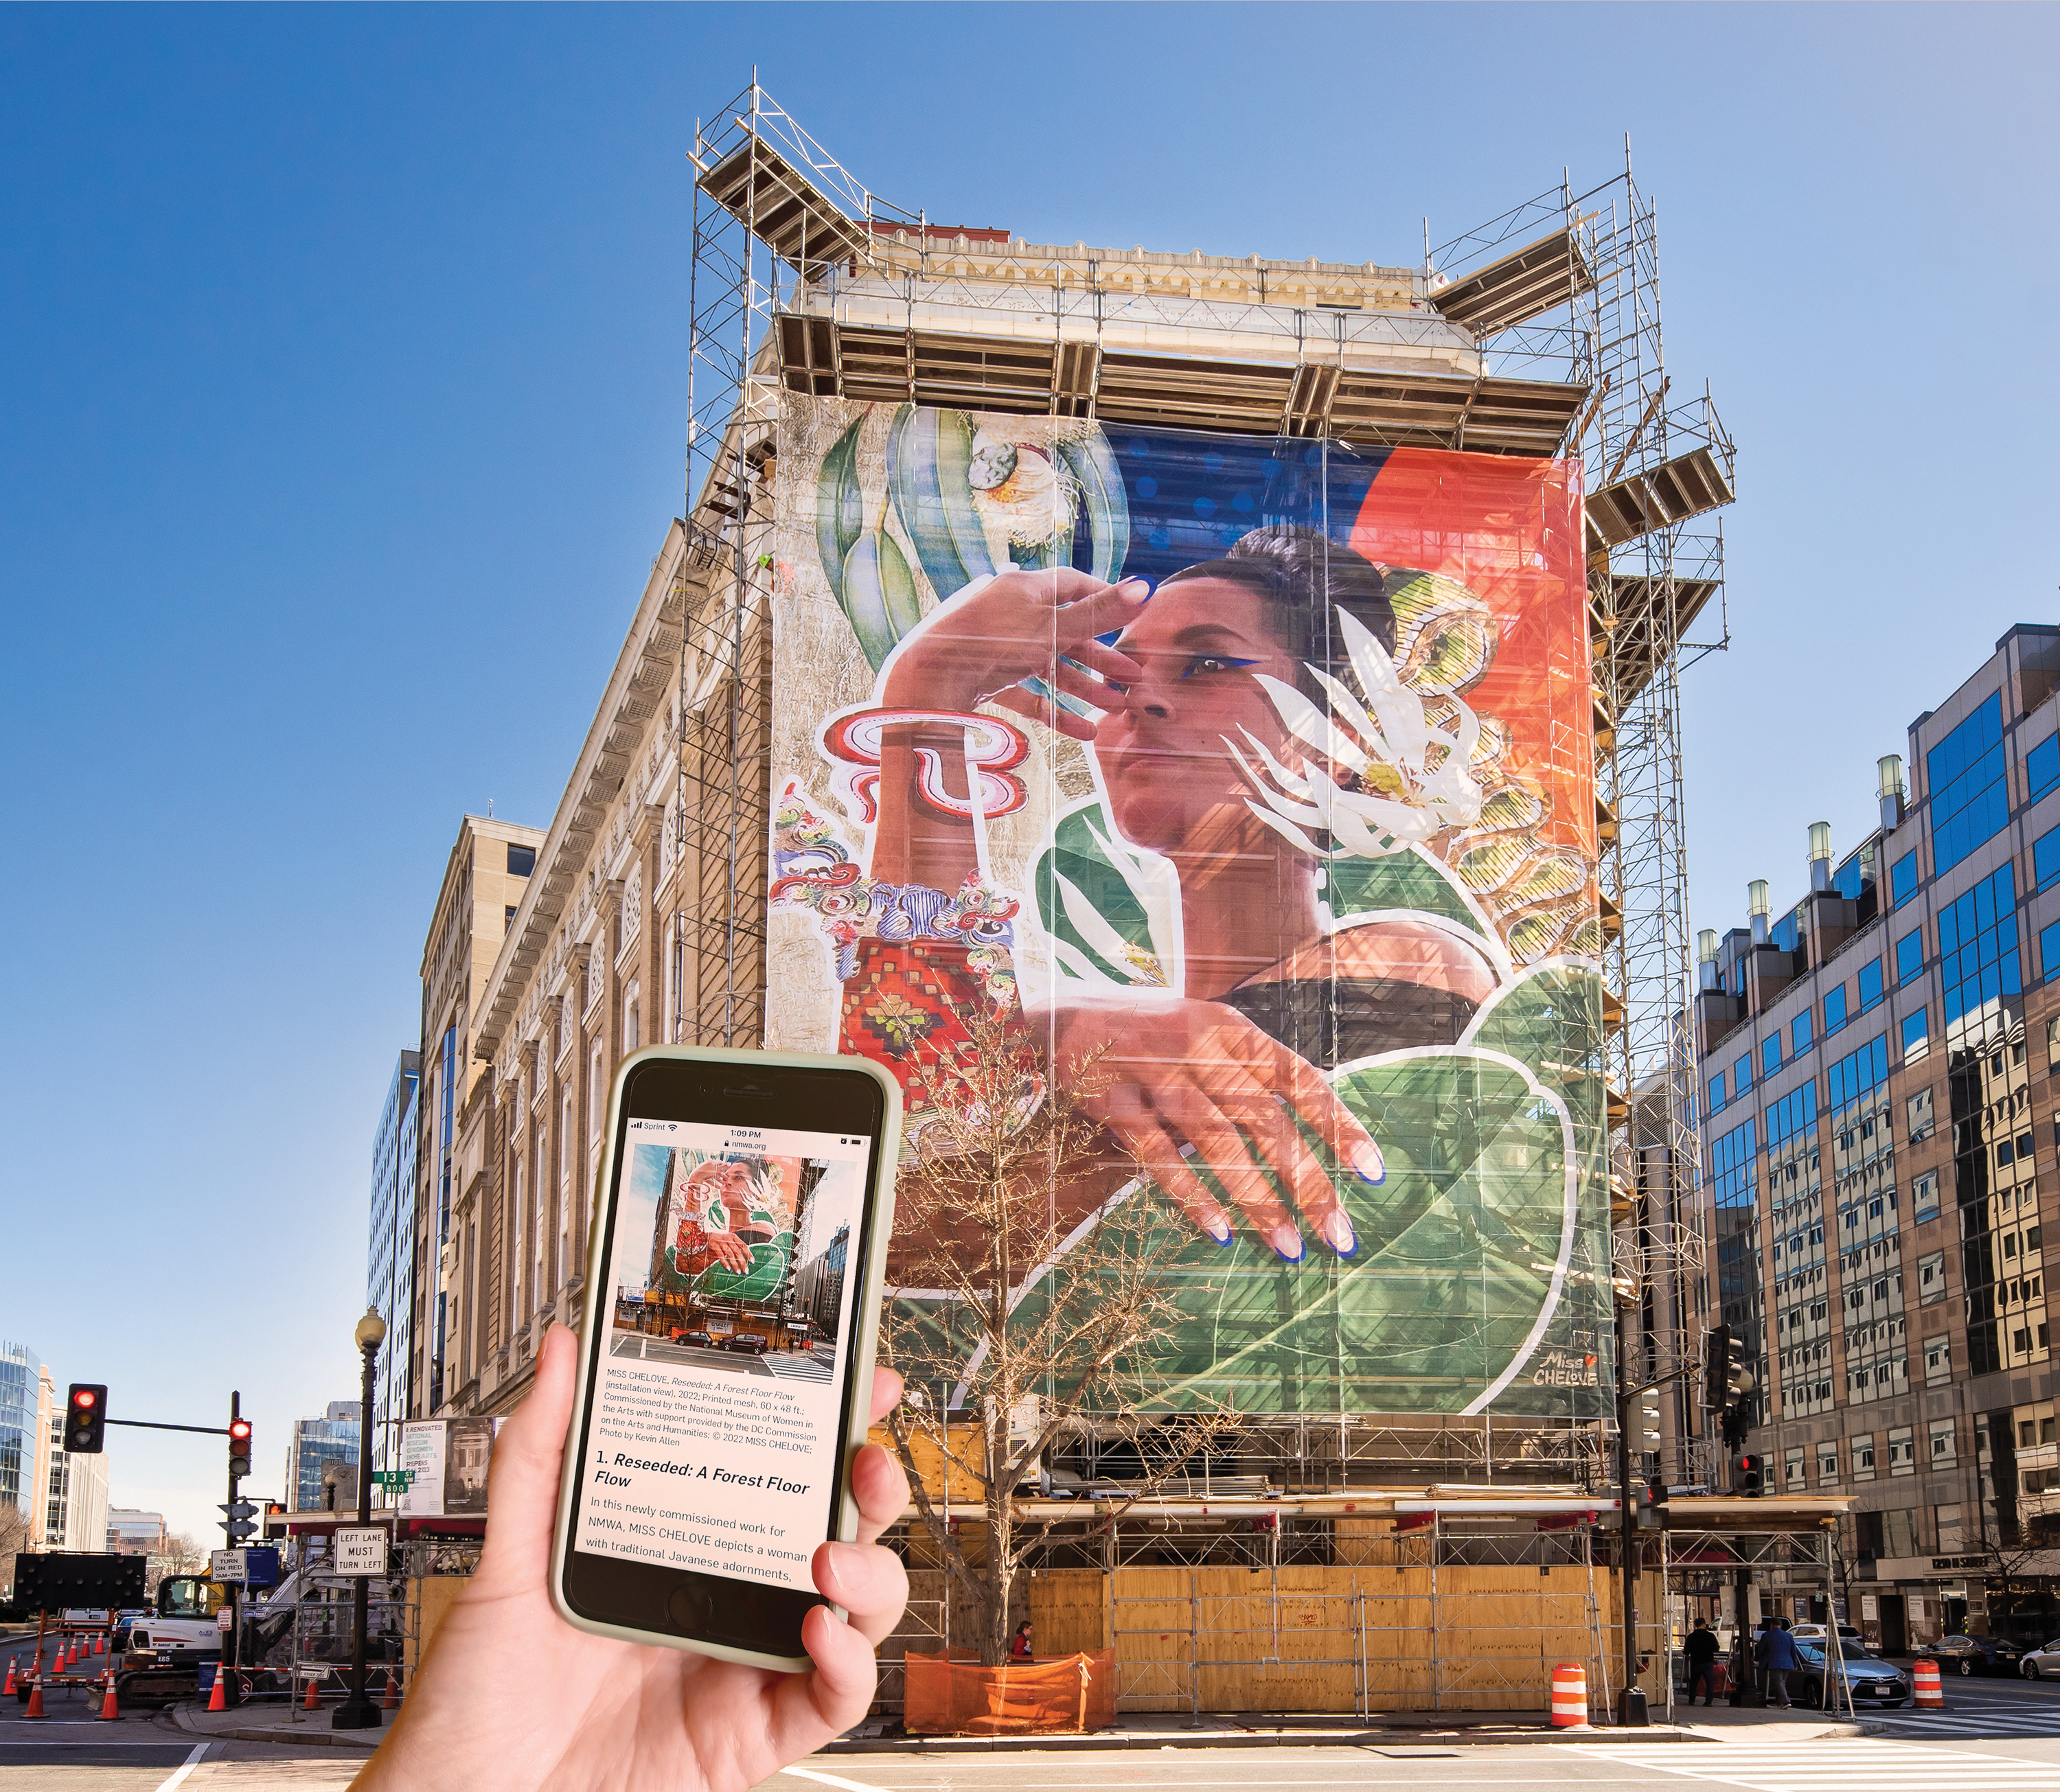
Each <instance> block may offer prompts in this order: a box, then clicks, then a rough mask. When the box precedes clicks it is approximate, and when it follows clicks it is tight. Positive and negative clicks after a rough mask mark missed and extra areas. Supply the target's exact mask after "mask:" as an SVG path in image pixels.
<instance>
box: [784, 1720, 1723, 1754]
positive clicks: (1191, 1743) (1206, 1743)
mask: <svg viewBox="0 0 2060 1792" xmlns="http://www.w3.org/2000/svg"><path fill="white" fill-rule="evenodd" d="M1701 1739H1702V1738H1699V1737H1697V1736H1695V1735H1691V1734H1690V1733H1689V1732H1687V1730H1681V1729H1679V1728H1677V1727H1675V1726H1671V1725H1667V1724H1663V1723H1656V1724H1653V1725H1651V1726H1647V1727H1645V1728H1643V1729H1638V1730H1619V1729H1616V1728H1614V1727H1605V1726H1602V1725H1595V1726H1591V1727H1589V1728H1587V1729H1581V1730H1548V1729H1546V1728H1543V1727H1542V1726H1540V1727H1538V1728H1535V1729H1534V1728H1528V1727H1527V1728H1524V1729H1522V1730H1514V1729H1512V1730H1490V1729H1485V1728H1483V1729H1472V1728H1469V1729H1465V1730H1428V1729H1423V1730H1419V1729H1415V1728H1408V1729H1399V1730H1095V1731H1091V1732H1090V1733H1089V1734H1087V1735H1084V1736H1079V1735H1073V1736H1068V1735H1056V1736H893V1737H888V1736H880V1737H851V1736H840V1737H839V1738H837V1739H836V1741H835V1742H826V1743H824V1745H823V1746H822V1747H820V1749H818V1750H816V1754H926V1755H933V1756H934V1755H938V1754H987V1753H990V1752H1000V1753H1006V1754H1023V1753H1036V1754H1052V1753H1058V1754H1079V1753H1088V1752H1095V1751H1098V1750H1126V1749H1152V1750H1156V1749H1272V1748H1287V1749H1326V1748H1356V1749H1381V1748H1454V1747H1460V1748H1506V1747H1519V1748H1522V1747H1537V1746H1541V1745H1542V1746H1546V1747H1551V1746H1554V1745H1555V1744H1559V1745H1563V1744H1566V1743H1569V1742H1699V1741H1700V1740H1701Z"/></svg>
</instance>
